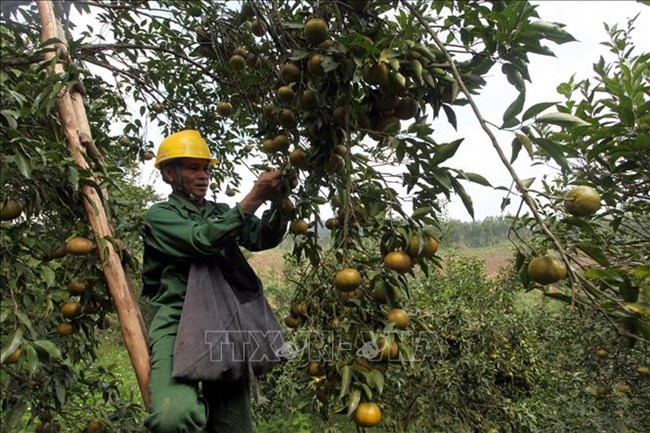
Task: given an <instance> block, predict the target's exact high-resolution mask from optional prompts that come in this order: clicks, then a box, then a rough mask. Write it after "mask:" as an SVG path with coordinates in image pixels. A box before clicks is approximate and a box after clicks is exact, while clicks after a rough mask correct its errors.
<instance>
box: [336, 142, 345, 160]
mask: <svg viewBox="0 0 650 433" xmlns="http://www.w3.org/2000/svg"><path fill="white" fill-rule="evenodd" d="M334 153H335V154H337V155H338V156H340V157H344V156H345V155H347V153H348V148H347V146H344V145H343V144H337V145H336V146H334Z"/></svg>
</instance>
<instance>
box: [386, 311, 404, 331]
mask: <svg viewBox="0 0 650 433" xmlns="http://www.w3.org/2000/svg"><path fill="white" fill-rule="evenodd" d="M386 318H387V319H388V321H390V322H392V323H394V324H395V327H396V328H398V329H406V327H407V326H408V324H409V315H408V314H407V313H406V311H404V310H402V309H401V308H391V309H390V310H389V311H388V313H386Z"/></svg>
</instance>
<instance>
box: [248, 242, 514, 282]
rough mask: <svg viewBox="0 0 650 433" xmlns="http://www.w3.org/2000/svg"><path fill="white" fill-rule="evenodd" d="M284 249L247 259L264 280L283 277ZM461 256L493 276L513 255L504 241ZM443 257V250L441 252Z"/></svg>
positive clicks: (458, 253) (457, 251)
mask: <svg viewBox="0 0 650 433" xmlns="http://www.w3.org/2000/svg"><path fill="white" fill-rule="evenodd" d="M285 252H286V251H284V250H283V249H280V248H278V249H274V250H268V251H260V252H256V253H252V254H251V256H250V258H249V259H248V261H249V263H250V264H251V266H252V267H253V269H255V272H257V274H258V275H259V276H260V278H262V279H264V280H276V281H277V280H282V279H284V260H283V258H282V256H283V255H284V253H285ZM453 253H454V254H457V255H459V256H461V257H475V258H478V259H479V260H482V261H483V262H484V263H485V275H486V276H487V277H493V276H495V275H496V274H497V273H498V272H499V270H501V269H502V268H504V267H506V266H508V264H509V263H510V260H511V259H512V257H513V254H514V253H513V250H512V247H511V245H510V244H508V243H504V244H499V245H493V246H489V247H482V248H463V249H458V250H455V251H454V252H453ZM441 254H442V256H443V258H444V252H441Z"/></svg>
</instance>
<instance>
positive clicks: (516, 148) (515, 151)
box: [510, 137, 521, 164]
mask: <svg viewBox="0 0 650 433" xmlns="http://www.w3.org/2000/svg"><path fill="white" fill-rule="evenodd" d="M510 147H511V148H512V155H511V156H510V164H512V163H513V162H515V161H516V160H517V157H518V156H519V152H520V151H521V141H520V140H517V138H516V137H515V138H513V139H512V142H511V143H510Z"/></svg>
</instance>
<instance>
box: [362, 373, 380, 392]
mask: <svg viewBox="0 0 650 433" xmlns="http://www.w3.org/2000/svg"><path fill="white" fill-rule="evenodd" d="M364 376H365V377H366V382H368V385H370V387H372V388H373V389H375V390H377V393H379V394H381V393H382V392H383V390H384V375H383V374H382V372H381V371H379V370H377V369H376V368H373V369H372V370H370V372H368V373H365V374H364Z"/></svg>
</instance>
